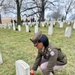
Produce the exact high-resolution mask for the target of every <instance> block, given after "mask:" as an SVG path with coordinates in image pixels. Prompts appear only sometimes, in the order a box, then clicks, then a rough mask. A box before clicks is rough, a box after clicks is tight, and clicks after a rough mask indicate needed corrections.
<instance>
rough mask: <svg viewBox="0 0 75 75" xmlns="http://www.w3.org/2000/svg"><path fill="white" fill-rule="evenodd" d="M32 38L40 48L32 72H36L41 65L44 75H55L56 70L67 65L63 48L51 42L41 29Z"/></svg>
mask: <svg viewBox="0 0 75 75" xmlns="http://www.w3.org/2000/svg"><path fill="white" fill-rule="evenodd" d="M30 40H31V41H32V43H33V44H34V46H35V47H36V48H37V49H38V54H37V57H36V59H35V63H34V65H33V67H32V69H31V70H30V73H32V74H34V71H36V70H37V68H38V66H39V67H40V69H41V71H42V75H54V70H58V69H61V68H64V67H65V66H66V64H67V57H66V55H65V54H64V53H63V52H62V50H61V48H59V47H57V46H56V45H54V44H52V43H51V42H49V39H48V37H47V36H46V35H45V34H42V32H41V31H39V32H37V33H36V34H35V35H34V37H33V38H32V39H30Z"/></svg>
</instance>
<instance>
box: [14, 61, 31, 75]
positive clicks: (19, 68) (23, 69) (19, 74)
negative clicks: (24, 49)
mask: <svg viewBox="0 0 75 75" xmlns="http://www.w3.org/2000/svg"><path fill="white" fill-rule="evenodd" d="M15 64H16V75H30V66H29V65H28V64H27V63H26V62H25V61H23V60H17V61H16V62H15Z"/></svg>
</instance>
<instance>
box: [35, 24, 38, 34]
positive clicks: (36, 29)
mask: <svg viewBox="0 0 75 75" xmlns="http://www.w3.org/2000/svg"><path fill="white" fill-rule="evenodd" d="M37 32H38V25H35V33H37Z"/></svg>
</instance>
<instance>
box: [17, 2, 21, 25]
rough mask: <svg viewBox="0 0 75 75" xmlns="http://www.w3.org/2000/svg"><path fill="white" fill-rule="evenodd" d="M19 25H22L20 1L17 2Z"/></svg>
mask: <svg viewBox="0 0 75 75" xmlns="http://www.w3.org/2000/svg"><path fill="white" fill-rule="evenodd" d="M17 25H21V15H20V6H19V1H18V2H17Z"/></svg>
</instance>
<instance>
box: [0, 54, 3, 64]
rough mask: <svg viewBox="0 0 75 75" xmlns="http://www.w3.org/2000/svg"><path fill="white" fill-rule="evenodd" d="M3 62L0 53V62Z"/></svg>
mask: <svg viewBox="0 0 75 75" xmlns="http://www.w3.org/2000/svg"><path fill="white" fill-rule="evenodd" d="M2 63H3V60H2V54H1V53H0V64H2Z"/></svg>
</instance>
